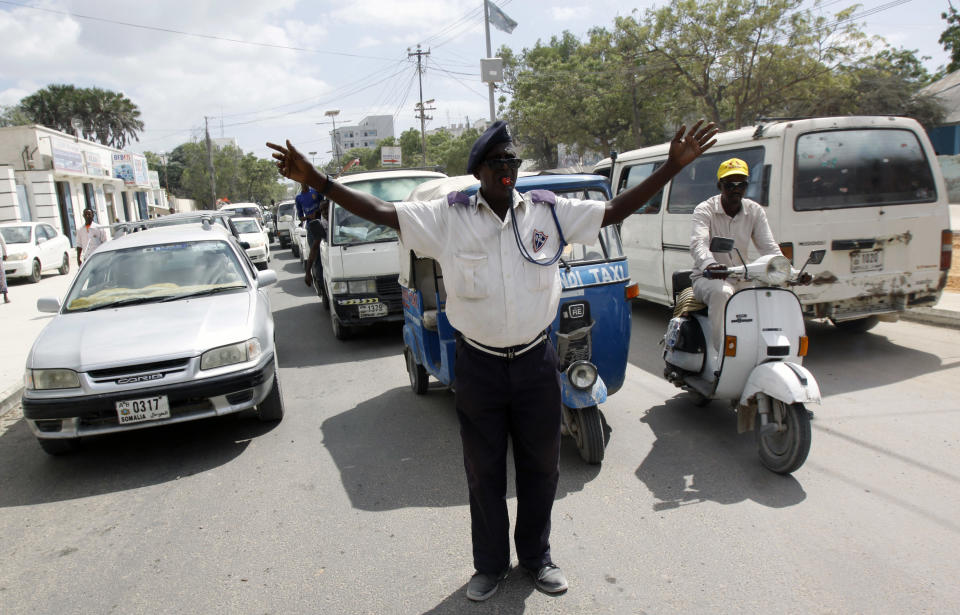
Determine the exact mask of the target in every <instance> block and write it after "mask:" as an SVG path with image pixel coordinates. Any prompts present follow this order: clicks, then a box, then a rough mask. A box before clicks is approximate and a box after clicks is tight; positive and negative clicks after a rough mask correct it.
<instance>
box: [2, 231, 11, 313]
mask: <svg viewBox="0 0 960 615" xmlns="http://www.w3.org/2000/svg"><path fill="white" fill-rule="evenodd" d="M6 268H7V242H5V241H4V240H3V234H2V233H0V294H2V295H3V302H4V303H10V296H9V295H8V294H7V272H6Z"/></svg>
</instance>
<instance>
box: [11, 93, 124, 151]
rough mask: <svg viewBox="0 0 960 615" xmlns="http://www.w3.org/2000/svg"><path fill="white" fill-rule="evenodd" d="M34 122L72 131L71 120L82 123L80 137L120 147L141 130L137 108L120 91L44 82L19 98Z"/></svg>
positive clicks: (22, 106)
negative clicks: (33, 90) (42, 86)
mask: <svg viewBox="0 0 960 615" xmlns="http://www.w3.org/2000/svg"><path fill="white" fill-rule="evenodd" d="M20 107H21V108H22V109H23V111H24V112H25V113H26V114H27V115H28V116H29V117H30V118H31V119H32V120H33V121H34V122H36V123H38V124H43V125H44V126H48V127H50V128H55V129H57V130H60V131H63V132H68V133H72V132H73V126H72V123H71V122H72V120H73V119H74V118H79V119H80V120H81V121H82V122H83V129H82V136H83V138H85V139H91V140H96V141H98V142H100V143H103V144H104V145H108V146H110V147H115V148H117V149H123V148H124V147H126V145H127V144H128V143H130V142H131V141H134V140H136V139H137V135H138V134H139V133H140V131H142V130H143V121H142V120H140V109H139V108H138V107H137V105H135V104H133V101H131V100H130V99H129V98H127V97H126V96H124V95H123V94H122V93H120V92H111V91H109V90H103V89H101V88H97V87H94V88H77V87H75V86H72V85H61V84H54V85H48V86H47V87H45V88H44V89H42V90H37V91H36V92H34V93H33V94H31V95H30V96H27V97H26V98H24V99H23V100H21V101H20Z"/></svg>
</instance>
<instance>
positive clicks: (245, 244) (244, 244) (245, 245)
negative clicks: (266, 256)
mask: <svg viewBox="0 0 960 615" xmlns="http://www.w3.org/2000/svg"><path fill="white" fill-rule="evenodd" d="M240 247H241V248H243V249H244V250H249V249H250V242H249V241H241V242H240Z"/></svg>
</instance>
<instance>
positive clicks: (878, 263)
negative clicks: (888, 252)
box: [850, 250, 883, 273]
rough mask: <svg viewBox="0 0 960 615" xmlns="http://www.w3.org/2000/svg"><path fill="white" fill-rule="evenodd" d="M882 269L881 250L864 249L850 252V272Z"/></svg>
mask: <svg viewBox="0 0 960 615" xmlns="http://www.w3.org/2000/svg"><path fill="white" fill-rule="evenodd" d="M861 271H883V250H866V251H863V252H853V253H851V254H850V273H859V272H861Z"/></svg>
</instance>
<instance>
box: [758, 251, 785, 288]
mask: <svg viewBox="0 0 960 615" xmlns="http://www.w3.org/2000/svg"><path fill="white" fill-rule="evenodd" d="M764 275H765V276H766V278H767V282H768V283H770V284H773V285H777V284H783V283H784V282H786V281H787V278H789V277H790V261H789V260H787V259H786V258H785V257H783V256H774V257H773V258H771V259H770V261H769V262H768V263H767V268H766V270H765V271H764Z"/></svg>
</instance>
